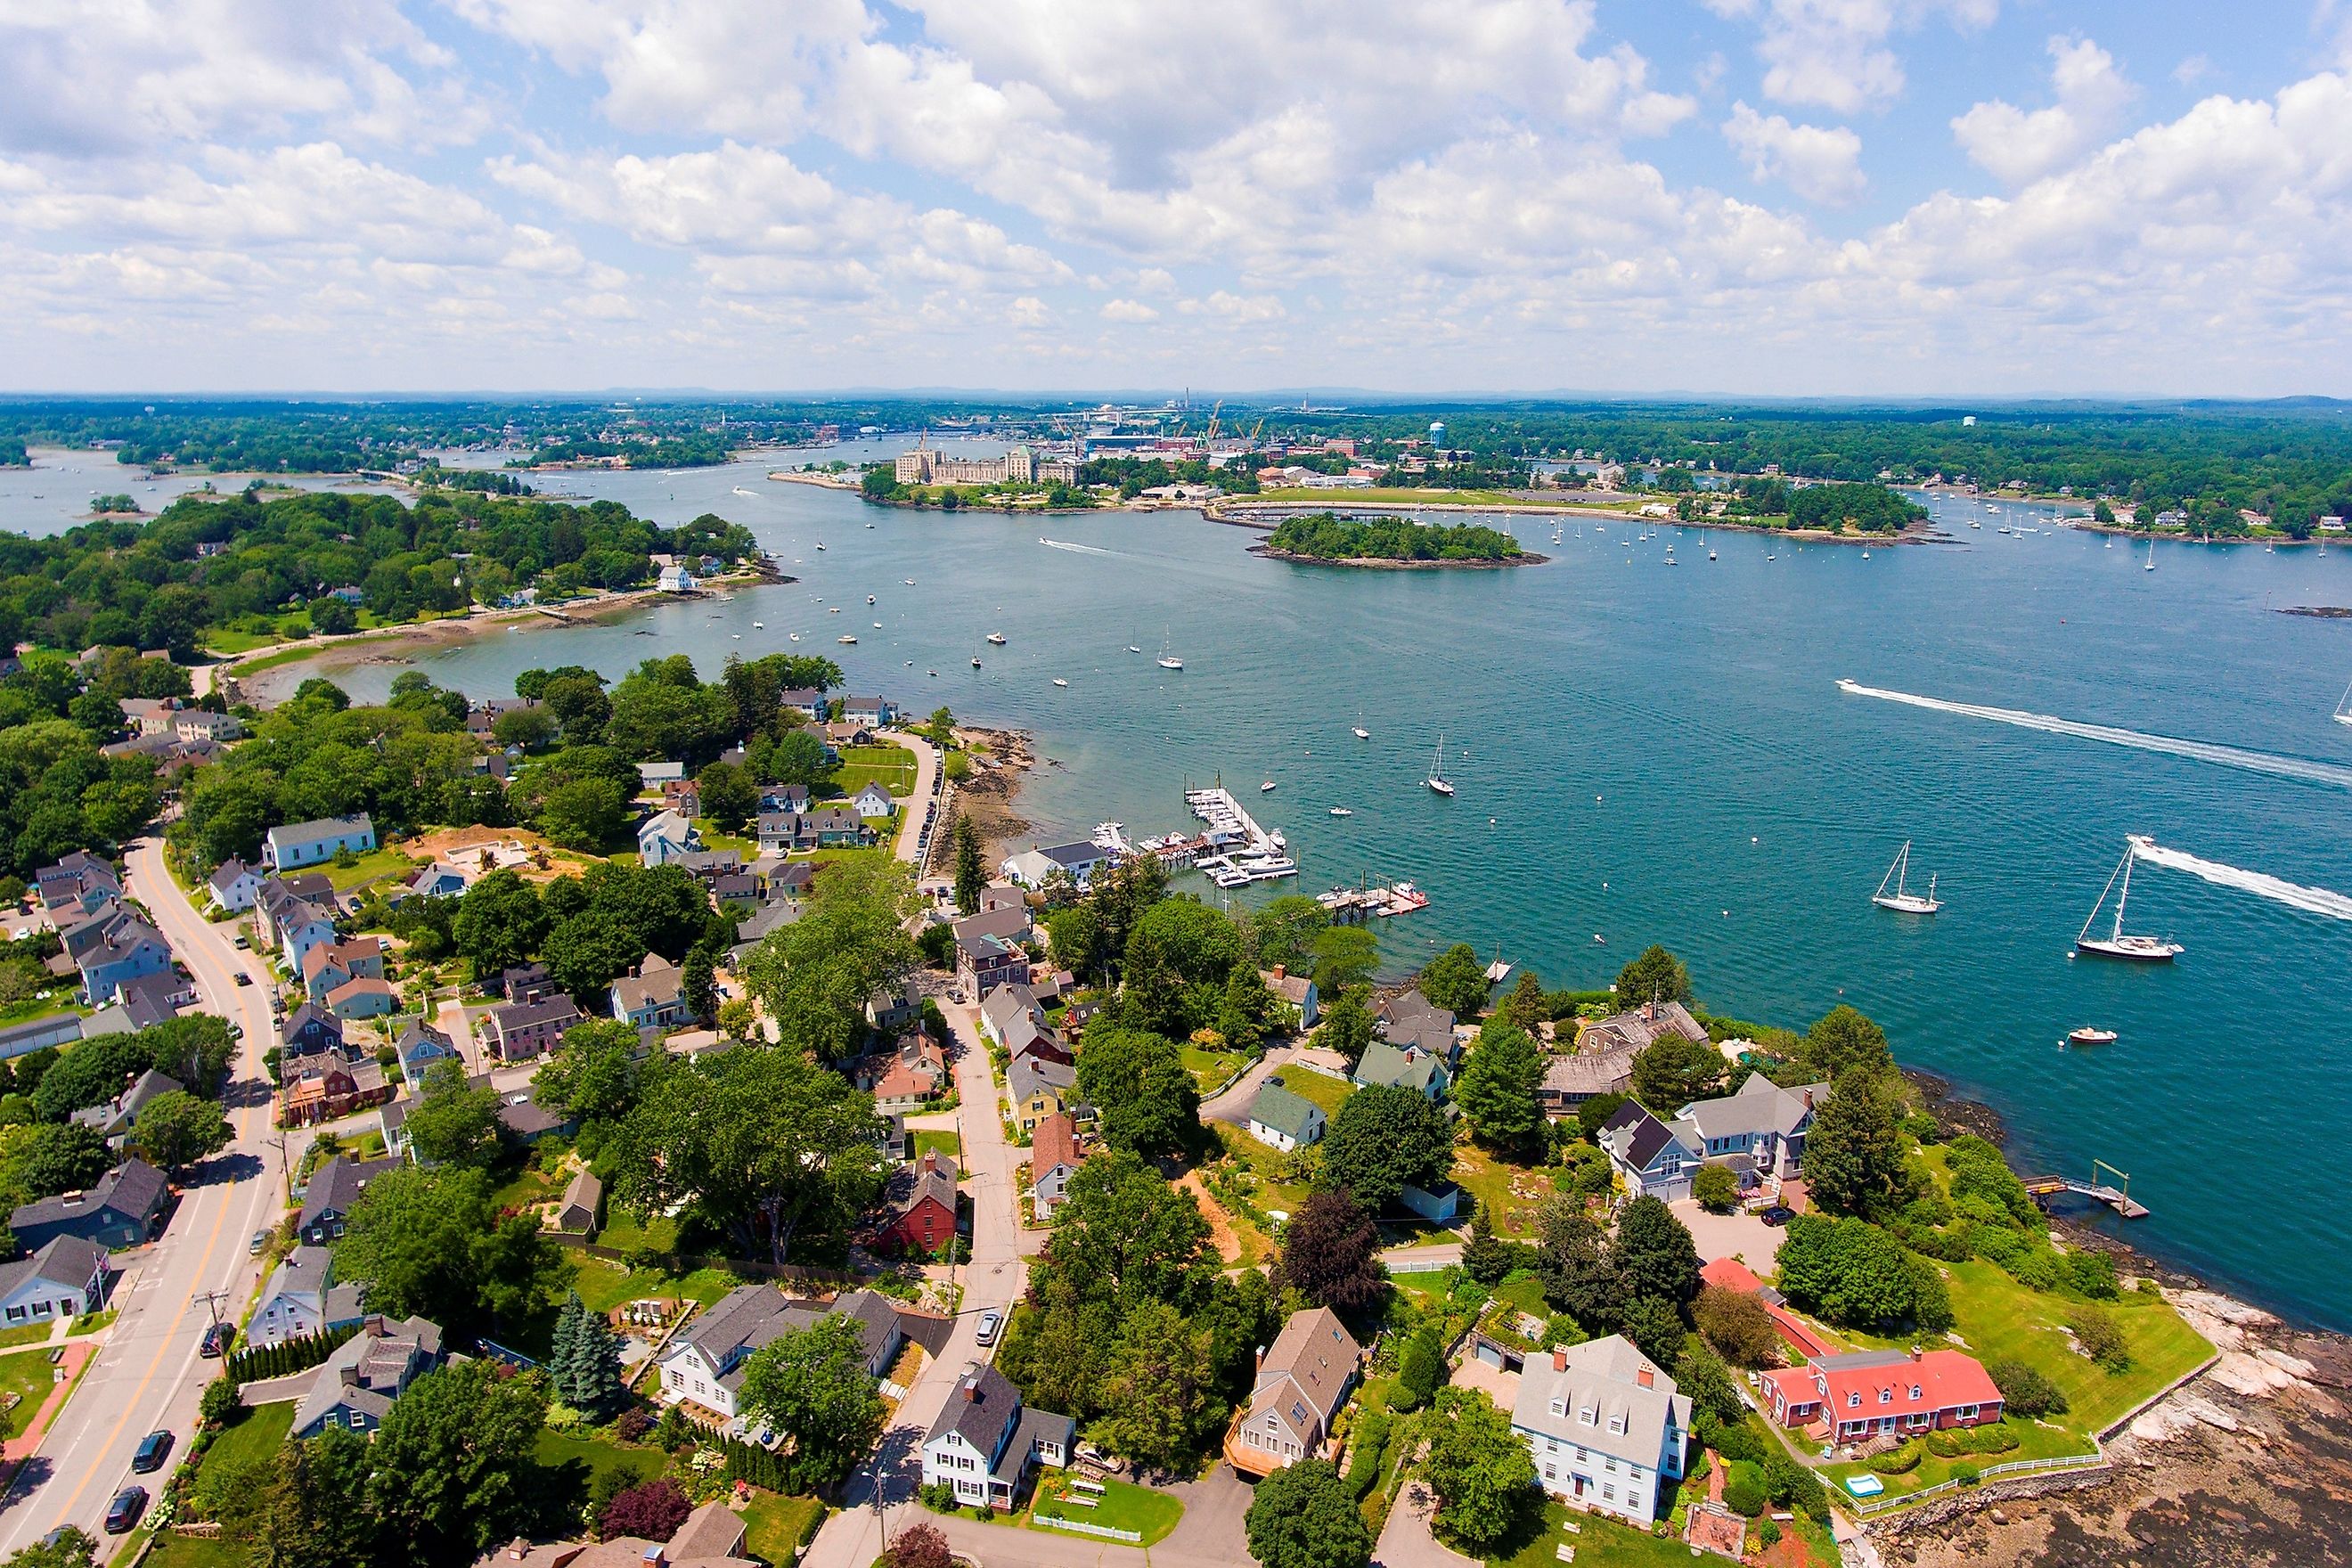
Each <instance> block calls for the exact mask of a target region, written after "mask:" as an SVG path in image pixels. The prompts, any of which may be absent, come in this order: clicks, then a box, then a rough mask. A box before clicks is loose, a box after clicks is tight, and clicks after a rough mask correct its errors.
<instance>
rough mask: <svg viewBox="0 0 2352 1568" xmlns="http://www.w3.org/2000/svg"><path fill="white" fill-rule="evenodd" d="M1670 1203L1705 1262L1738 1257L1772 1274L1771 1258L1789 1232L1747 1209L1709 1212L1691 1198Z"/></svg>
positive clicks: (1758, 1270) (1762, 1271)
mask: <svg viewBox="0 0 2352 1568" xmlns="http://www.w3.org/2000/svg"><path fill="white" fill-rule="evenodd" d="M1667 1206H1668V1207H1670V1208H1672V1209H1673V1210H1674V1211H1675V1218H1676V1219H1678V1220H1680V1221H1682V1222H1683V1225H1684V1226H1685V1228H1687V1229H1688V1230H1689V1231H1690V1233H1691V1240H1692V1241H1693V1242H1694V1243H1695V1244H1696V1246H1697V1247H1698V1256H1699V1261H1700V1262H1702V1263H1712V1262H1714V1261H1715V1260H1716V1259H1717V1258H1738V1259H1739V1261H1741V1262H1742V1263H1745V1264H1746V1265H1748V1268H1752V1269H1754V1270H1755V1271H1756V1272H1757V1273H1759V1274H1769V1273H1771V1272H1772V1259H1773V1258H1776V1257H1778V1256H1779V1255H1780V1240H1781V1238H1782V1237H1785V1236H1787V1235H1788V1234H1789V1233H1788V1232H1787V1231H1785V1230H1781V1229H1780V1228H1778V1227H1776V1226H1769V1225H1766V1224H1765V1223H1764V1222H1763V1221H1762V1220H1760V1219H1758V1218H1757V1217H1756V1216H1755V1215H1751V1214H1748V1213H1747V1212H1746V1211H1745V1210H1739V1211H1735V1212H1734V1213H1731V1214H1709V1213H1707V1212H1706V1210H1705V1209H1703V1208H1701V1207H1699V1206H1698V1205H1697V1204H1696V1202H1694V1201H1693V1200H1691V1199H1689V1198H1685V1199H1683V1200H1682V1201H1681V1202H1680V1203H1676V1204H1671V1205H1667Z"/></svg>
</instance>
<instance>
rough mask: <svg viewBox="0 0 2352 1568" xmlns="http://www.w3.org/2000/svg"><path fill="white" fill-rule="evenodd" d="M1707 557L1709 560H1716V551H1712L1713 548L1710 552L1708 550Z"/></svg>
mask: <svg viewBox="0 0 2352 1568" xmlns="http://www.w3.org/2000/svg"><path fill="white" fill-rule="evenodd" d="M1706 558H1707V559H1708V560H1709V561H1712V560H1714V559H1715V552H1714V551H1712V550H1710V551H1708V552H1706Z"/></svg>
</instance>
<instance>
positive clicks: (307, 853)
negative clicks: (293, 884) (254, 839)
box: [261, 811, 375, 871]
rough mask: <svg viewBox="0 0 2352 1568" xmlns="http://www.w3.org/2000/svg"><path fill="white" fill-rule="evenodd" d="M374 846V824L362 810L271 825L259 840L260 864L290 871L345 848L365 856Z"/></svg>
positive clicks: (326, 857) (318, 861)
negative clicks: (315, 820)
mask: <svg viewBox="0 0 2352 1568" xmlns="http://www.w3.org/2000/svg"><path fill="white" fill-rule="evenodd" d="M374 847H375V824H374V823H373V821H371V820H370V819H369V817H368V814H367V813H366V812H364V811H362V812H360V813H357V814H356V815H354V816H329V817H322V818H320V820H319V821H317V822H296V823H289V824H288V825H286V826H282V827H273V828H271V829H270V830H269V832H268V835H267V836H265V837H263V839H262V841H261V863H262V864H263V865H265V866H267V867H268V868H270V869H271V870H273V871H290V870H292V869H294V868H296V867H298V866H316V865H319V864H320V863H321V862H323V861H328V860H331V859H333V858H335V857H336V856H338V855H340V854H341V853H342V852H343V851H344V850H346V849H348V850H350V851H351V852H352V854H354V855H364V854H366V853H367V852H368V851H369V850H371V849H373V848H374Z"/></svg>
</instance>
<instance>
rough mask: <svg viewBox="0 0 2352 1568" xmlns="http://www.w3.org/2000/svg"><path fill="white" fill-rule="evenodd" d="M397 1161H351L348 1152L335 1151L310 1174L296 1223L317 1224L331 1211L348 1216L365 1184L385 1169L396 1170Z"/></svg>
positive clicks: (398, 1165) (304, 1224)
mask: <svg viewBox="0 0 2352 1568" xmlns="http://www.w3.org/2000/svg"><path fill="white" fill-rule="evenodd" d="M400 1164H401V1162H400V1161H398V1160H354V1159H352V1157H351V1156H350V1155H349V1154H338V1155H336V1156H335V1157H334V1158H333V1159H331V1160H330V1161H328V1162H327V1163H325V1164H323V1165H321V1166H320V1167H319V1169H318V1170H317V1171H316V1172H315V1173H313V1174H312V1175H311V1177H310V1186H309V1187H308V1188H306V1189H305V1190H304V1192H303V1194H302V1215H301V1218H300V1219H299V1221H298V1222H297V1223H298V1224H299V1225H303V1226H310V1225H315V1224H317V1223H318V1221H319V1219H320V1216H321V1215H327V1214H330V1213H332V1214H342V1215H347V1214H349V1213H351V1212H352V1204H354V1203H356V1202H358V1201H359V1195H360V1193H361V1191H362V1189H363V1188H364V1187H366V1185H367V1184H369V1183H370V1182H372V1181H373V1180H375V1179H376V1177H378V1176H380V1175H382V1174H383V1173H384V1172H386V1171H392V1170H397V1169H398V1168H399V1167H400Z"/></svg>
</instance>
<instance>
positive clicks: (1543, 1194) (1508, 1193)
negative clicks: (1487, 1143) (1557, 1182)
mask: <svg viewBox="0 0 2352 1568" xmlns="http://www.w3.org/2000/svg"><path fill="white" fill-rule="evenodd" d="M1454 1181H1455V1182H1456V1183H1458V1184H1460V1185H1461V1187H1462V1189H1463V1190H1464V1191H1465V1192H1466V1193H1468V1194H1470V1196H1471V1197H1472V1198H1474V1199H1475V1200H1477V1201H1478V1202H1481V1203H1484V1204H1485V1205H1486V1214H1487V1216H1488V1218H1489V1219H1491V1220H1492V1222H1493V1224H1494V1226H1495V1234H1496V1235H1497V1236H1532V1235H1534V1234H1535V1214H1536V1210H1537V1209H1538V1207H1540V1206H1541V1205H1542V1204H1543V1202H1544V1200H1545V1199H1547V1198H1549V1197H1550V1196H1551V1195H1552V1192H1553V1188H1552V1184H1551V1177H1550V1173H1549V1172H1547V1171H1545V1170H1544V1169H1543V1168H1542V1167H1541V1166H1535V1165H1515V1164H1513V1163H1510V1162H1508V1161H1507V1160H1500V1159H1497V1158H1496V1157H1495V1155H1493V1154H1491V1153H1489V1152H1487V1151H1486V1150H1484V1149H1481V1148H1478V1147H1476V1146H1475V1144H1467V1143H1465V1144H1464V1145H1462V1146H1461V1147H1460V1148H1459V1149H1457V1150H1455V1151H1454ZM1464 1217H1465V1219H1466V1218H1467V1217H1468V1214H1467V1212H1466V1211H1465V1215H1464Z"/></svg>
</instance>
